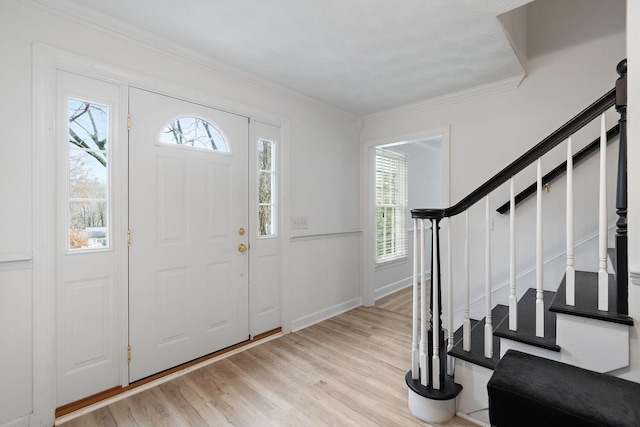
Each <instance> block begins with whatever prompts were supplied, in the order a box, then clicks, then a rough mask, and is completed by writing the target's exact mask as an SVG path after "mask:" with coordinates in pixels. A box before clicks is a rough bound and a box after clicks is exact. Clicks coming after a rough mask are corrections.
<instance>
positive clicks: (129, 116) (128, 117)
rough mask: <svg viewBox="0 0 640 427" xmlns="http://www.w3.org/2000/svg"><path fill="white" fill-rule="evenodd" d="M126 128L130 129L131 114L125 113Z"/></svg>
mask: <svg viewBox="0 0 640 427" xmlns="http://www.w3.org/2000/svg"><path fill="white" fill-rule="evenodd" d="M127 130H131V114H127Z"/></svg>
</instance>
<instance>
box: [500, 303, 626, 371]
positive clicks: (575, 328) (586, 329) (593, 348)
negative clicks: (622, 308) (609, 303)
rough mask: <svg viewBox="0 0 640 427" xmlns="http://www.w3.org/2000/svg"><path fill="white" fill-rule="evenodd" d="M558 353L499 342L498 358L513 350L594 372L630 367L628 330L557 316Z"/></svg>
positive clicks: (585, 319)
mask: <svg viewBox="0 0 640 427" xmlns="http://www.w3.org/2000/svg"><path fill="white" fill-rule="evenodd" d="M556 319H557V323H556V328H557V329H556V343H557V344H558V345H559V346H560V352H557V351H551V350H547V349H543V348H540V347H536V346H532V345H529V344H524V343H521V342H517V341H513V340H510V339H506V338H500V357H502V356H503V355H504V354H505V353H506V352H507V350H509V349H514V350H518V351H522V352H524V353H529V354H533V355H535V356H539V357H544V358H547V359H551V360H557V361H559V362H563V363H567V364H570V365H574V366H578V367H580V368H584V369H589V370H592V371H596V372H610V371H613V370H615V369H620V368H624V367H626V366H629V327H628V326H626V325H620V324H617V323H611V322H603V321H600V320H595V319H589V318H586V317H578V316H572V315H566V314H561V313H557V317H556Z"/></svg>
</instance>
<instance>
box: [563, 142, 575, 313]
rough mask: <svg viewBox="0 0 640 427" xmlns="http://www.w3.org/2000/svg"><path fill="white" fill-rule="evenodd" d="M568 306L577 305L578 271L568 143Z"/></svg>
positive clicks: (566, 272)
mask: <svg viewBox="0 0 640 427" xmlns="http://www.w3.org/2000/svg"><path fill="white" fill-rule="evenodd" d="M565 281H566V298H565V300H566V301H565V302H566V304H567V305H575V304H576V270H575V268H574V243H573V143H572V141H571V137H569V140H568V141H567V268H566V271H565Z"/></svg>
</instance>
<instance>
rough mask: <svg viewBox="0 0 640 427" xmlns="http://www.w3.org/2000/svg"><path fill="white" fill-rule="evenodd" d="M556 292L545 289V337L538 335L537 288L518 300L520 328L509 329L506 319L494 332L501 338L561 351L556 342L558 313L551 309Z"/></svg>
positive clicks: (529, 290) (528, 291)
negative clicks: (515, 329)
mask: <svg viewBox="0 0 640 427" xmlns="http://www.w3.org/2000/svg"><path fill="white" fill-rule="evenodd" d="M554 295H555V292H552V291H544V294H543V299H544V337H537V336H536V290H535V289H533V288H530V289H528V290H527V292H525V294H524V295H523V296H522V298H520V300H519V301H518V330H517V331H512V330H510V329H509V322H508V321H504V322H502V323H501V324H500V325H498V327H497V328H496V329H495V331H494V334H495V335H496V336H499V337H501V338H507V339H510V340H513V341H518V342H521V343H525V344H529V345H533V346H536V347H540V348H546V349H547V350H552V351H560V346H559V345H557V344H556V314H555V313H554V312H550V311H549V306H550V305H551V301H552V300H553V297H554Z"/></svg>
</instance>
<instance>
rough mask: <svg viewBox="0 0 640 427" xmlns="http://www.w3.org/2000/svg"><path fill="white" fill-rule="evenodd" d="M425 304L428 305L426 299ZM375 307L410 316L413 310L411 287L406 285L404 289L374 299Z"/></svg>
mask: <svg viewBox="0 0 640 427" xmlns="http://www.w3.org/2000/svg"><path fill="white" fill-rule="evenodd" d="M418 291H419V288H418ZM426 304H427V306H428V305H429V301H428V300H427V301H426ZM376 307H379V308H384V309H385V310H389V311H393V312H394V313H398V314H404V315H405V316H409V317H411V316H412V310H413V287H412V286H407V287H406V288H404V289H400V290H399V291H397V292H394V293H392V294H390V295H387V296H385V297H382V298H380V299H378V300H377V301H376Z"/></svg>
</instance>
